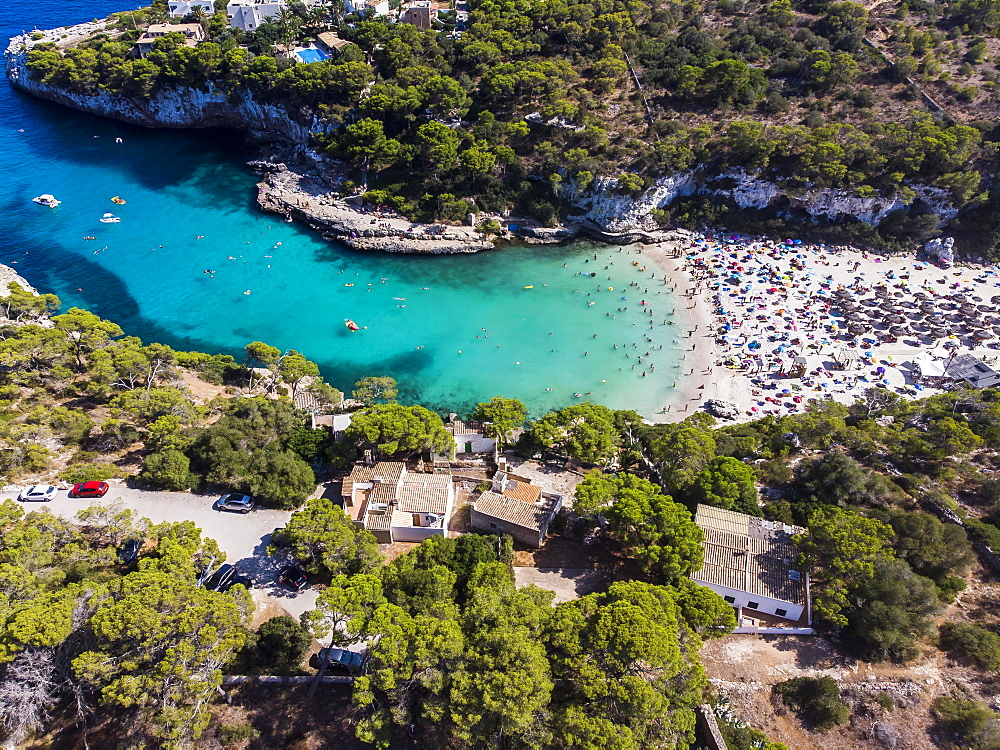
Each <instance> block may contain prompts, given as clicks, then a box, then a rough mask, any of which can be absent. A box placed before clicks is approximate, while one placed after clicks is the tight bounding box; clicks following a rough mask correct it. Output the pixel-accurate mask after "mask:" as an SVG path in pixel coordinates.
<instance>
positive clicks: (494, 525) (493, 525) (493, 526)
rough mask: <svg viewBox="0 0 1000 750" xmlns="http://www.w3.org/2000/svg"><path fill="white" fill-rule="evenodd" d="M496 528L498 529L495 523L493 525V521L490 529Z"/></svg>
mask: <svg viewBox="0 0 1000 750" xmlns="http://www.w3.org/2000/svg"><path fill="white" fill-rule="evenodd" d="M496 527H497V525H496V524H495V523H493V522H492V521H490V528H491V529H495V528H496Z"/></svg>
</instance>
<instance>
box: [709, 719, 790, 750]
mask: <svg viewBox="0 0 1000 750" xmlns="http://www.w3.org/2000/svg"><path fill="white" fill-rule="evenodd" d="M719 729H721V730H722V737H723V739H725V741H726V747H727V748H728V750H788V746H787V745H785V744H784V743H782V742H771V741H770V740H769V739H768V738H767V735H766V734H764V733H763V732H762V731H760V730H759V729H754V728H753V727H739V726H736V725H735V724H730V723H729V722H728V721H725V720H723V719H721V718H720V720H719Z"/></svg>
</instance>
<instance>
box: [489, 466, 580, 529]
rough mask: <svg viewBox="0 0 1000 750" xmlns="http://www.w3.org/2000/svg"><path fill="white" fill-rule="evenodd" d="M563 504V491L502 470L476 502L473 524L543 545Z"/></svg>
mask: <svg viewBox="0 0 1000 750" xmlns="http://www.w3.org/2000/svg"><path fill="white" fill-rule="evenodd" d="M561 508H562V496H561V495H553V494H549V493H543V492H542V489H541V487H537V486H535V485H533V484H531V483H530V482H527V481H525V480H523V479H514V478H513V477H511V476H510V475H509V474H507V473H505V472H502V471H498V472H497V473H496V475H495V476H494V477H493V485H492V487H491V489H489V490H487V491H486V492H484V493H482V494H481V495H480V496H479V497H478V498H477V499H476V502H475V503H474V504H473V506H472V526H473V528H475V529H479V530H481V531H485V532H486V533H488V534H510V535H511V536H512V537H514V539H515V540H517V541H519V542H521V543H522V544H525V545H527V546H529V547H541V546H542V542H543V541H544V539H545V534H546V533H547V532H548V530H549V524H550V523H552V519H553V518H555V515H556V513H558V512H559V510H560V509H561Z"/></svg>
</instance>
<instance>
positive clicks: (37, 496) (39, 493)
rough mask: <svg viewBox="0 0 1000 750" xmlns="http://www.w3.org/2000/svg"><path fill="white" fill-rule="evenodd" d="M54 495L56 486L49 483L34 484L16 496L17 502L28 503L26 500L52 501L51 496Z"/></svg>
mask: <svg viewBox="0 0 1000 750" xmlns="http://www.w3.org/2000/svg"><path fill="white" fill-rule="evenodd" d="M55 496H56V488H55V487H53V486H52V485H51V484H36V485H34V486H32V487H28V489H26V490H25V491H24V492H22V493H21V494H20V495H18V496H17V500H18V502H21V503H28V502H42V503H49V502H52V498H54V497H55Z"/></svg>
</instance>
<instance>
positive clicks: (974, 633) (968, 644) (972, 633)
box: [941, 622, 1000, 672]
mask: <svg viewBox="0 0 1000 750" xmlns="http://www.w3.org/2000/svg"><path fill="white" fill-rule="evenodd" d="M941 647H942V648H945V649H947V650H948V651H953V652H955V653H957V654H958V655H959V656H960V657H961V658H963V659H965V660H966V661H969V662H971V663H972V664H975V665H976V666H977V667H979V668H980V669H985V670H989V671H991V672H995V671H997V670H1000V635H997V633H996V631H995V630H990V629H988V628H984V627H982V626H981V625H973V624H972V623H968V622H950V623H947V624H945V625H942V626H941Z"/></svg>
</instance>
